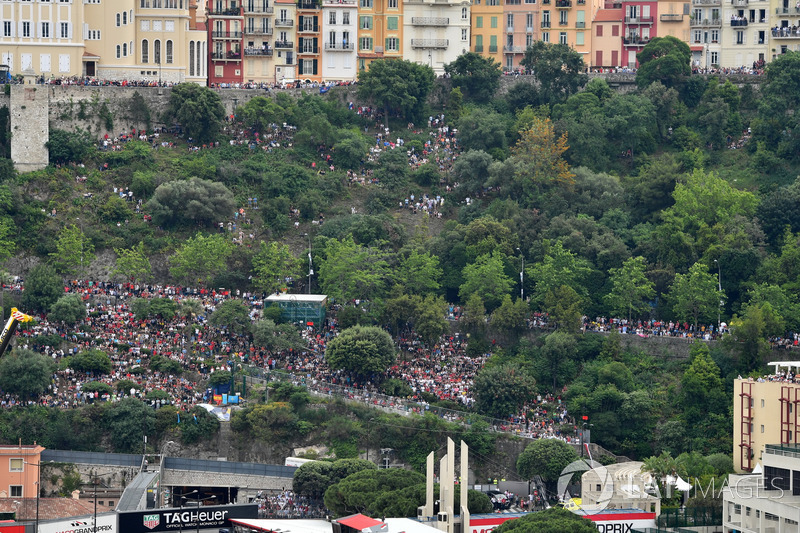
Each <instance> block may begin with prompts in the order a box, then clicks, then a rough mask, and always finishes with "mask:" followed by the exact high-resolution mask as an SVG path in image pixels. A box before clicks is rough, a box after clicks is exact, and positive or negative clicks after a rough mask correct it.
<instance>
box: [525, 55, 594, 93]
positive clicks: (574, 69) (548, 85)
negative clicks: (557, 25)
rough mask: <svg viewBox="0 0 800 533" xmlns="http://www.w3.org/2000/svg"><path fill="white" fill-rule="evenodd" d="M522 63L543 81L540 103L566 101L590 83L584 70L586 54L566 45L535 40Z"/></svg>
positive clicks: (538, 79)
mask: <svg viewBox="0 0 800 533" xmlns="http://www.w3.org/2000/svg"><path fill="white" fill-rule="evenodd" d="M519 64H520V66H522V67H525V68H527V69H530V70H532V71H533V74H534V76H536V79H537V81H538V82H539V84H540V86H539V97H540V100H539V102H537V103H543V104H550V103H557V102H561V101H563V100H566V99H567V98H569V96H570V95H571V94H574V93H576V92H578V89H579V88H580V87H582V86H584V85H586V82H587V81H588V79H589V77H588V76H587V75H586V74H585V73H584V71H585V65H584V63H583V57H582V56H581V54H579V53H578V52H576V51H575V50H573V49H572V48H570V47H569V46H568V45H566V44H550V43H545V42H544V41H534V42H533V44H532V45H531V46H529V47H528V48H527V50H525V57H523V58H522V60H521V61H520V62H519Z"/></svg>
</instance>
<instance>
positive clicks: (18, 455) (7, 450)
mask: <svg viewBox="0 0 800 533" xmlns="http://www.w3.org/2000/svg"><path fill="white" fill-rule="evenodd" d="M43 451H44V448H43V447H42V446H39V445H38V444H33V445H19V446H0V498H35V497H36V486H37V485H38V483H39V462H40V460H41V455H42V452H43Z"/></svg>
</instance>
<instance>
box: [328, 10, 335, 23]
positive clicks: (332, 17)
mask: <svg viewBox="0 0 800 533" xmlns="http://www.w3.org/2000/svg"><path fill="white" fill-rule="evenodd" d="M328 24H336V11H331V13H330V16H329V17H328Z"/></svg>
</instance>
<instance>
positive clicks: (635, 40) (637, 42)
mask: <svg viewBox="0 0 800 533" xmlns="http://www.w3.org/2000/svg"><path fill="white" fill-rule="evenodd" d="M649 42H650V39H642V38H639V37H627V38H624V39H622V44H625V45H627V46H645V45H646V44H647V43H649Z"/></svg>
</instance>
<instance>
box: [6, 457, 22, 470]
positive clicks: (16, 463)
mask: <svg viewBox="0 0 800 533" xmlns="http://www.w3.org/2000/svg"><path fill="white" fill-rule="evenodd" d="M24 469H25V461H23V460H22V459H9V460H8V471H9V472H22V471H23V470H24Z"/></svg>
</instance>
